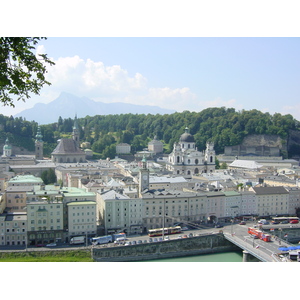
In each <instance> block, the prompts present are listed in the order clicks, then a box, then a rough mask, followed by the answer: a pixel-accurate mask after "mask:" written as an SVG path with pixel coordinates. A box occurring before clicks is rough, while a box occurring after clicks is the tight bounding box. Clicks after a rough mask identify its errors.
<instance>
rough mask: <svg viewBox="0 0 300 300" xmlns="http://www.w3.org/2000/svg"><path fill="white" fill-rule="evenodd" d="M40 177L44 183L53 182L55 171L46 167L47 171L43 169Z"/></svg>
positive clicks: (54, 180)
mask: <svg viewBox="0 0 300 300" xmlns="http://www.w3.org/2000/svg"><path fill="white" fill-rule="evenodd" d="M41 178H42V180H43V181H44V183H45V184H51V183H55V182H56V175H55V171H54V170H53V169H48V170H47V171H43V173H42V175H41Z"/></svg>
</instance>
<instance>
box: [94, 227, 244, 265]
mask: <svg viewBox="0 0 300 300" xmlns="http://www.w3.org/2000/svg"><path fill="white" fill-rule="evenodd" d="M239 250H240V249H239V248H238V247H237V246H235V245H233V244H232V243H230V242H229V241H227V240H226V239H225V238H224V236H223V234H222V233H219V234H211V235H205V236H197V237H192V238H185V239H176V240H170V241H164V242H157V243H148V244H139V245H132V246H116V247H101V248H94V249H93V252H92V256H93V259H94V260H95V261H106V262H109V261H143V260H149V259H159V258H170V257H182V256H191V255H200V254H208V253H219V252H228V251H239Z"/></svg>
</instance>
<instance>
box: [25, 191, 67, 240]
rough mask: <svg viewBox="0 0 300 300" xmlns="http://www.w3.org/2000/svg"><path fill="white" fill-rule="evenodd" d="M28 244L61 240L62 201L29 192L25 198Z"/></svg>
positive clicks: (62, 230) (62, 226) (62, 221)
mask: <svg viewBox="0 0 300 300" xmlns="http://www.w3.org/2000/svg"><path fill="white" fill-rule="evenodd" d="M27 234H28V244H29V245H38V244H48V243H52V242H61V241H62V240H63V236H64V212H63V203H62V201H60V200H59V199H58V198H56V199H55V200H54V198H52V197H49V195H47V194H45V195H44V196H43V197H41V196H39V195H36V194H34V193H31V194H30V195H28V199H27Z"/></svg>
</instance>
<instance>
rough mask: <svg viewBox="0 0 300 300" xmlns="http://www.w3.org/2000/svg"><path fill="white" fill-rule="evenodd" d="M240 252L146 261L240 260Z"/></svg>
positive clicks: (241, 256) (241, 259)
mask: <svg viewBox="0 0 300 300" xmlns="http://www.w3.org/2000/svg"><path fill="white" fill-rule="evenodd" d="M242 261H243V254H242V252H226V253H214V254H202V255H195V256H187V257H176V258H163V259H153V260H147V261H146V262H242Z"/></svg>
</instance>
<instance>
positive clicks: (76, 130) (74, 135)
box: [72, 115, 80, 148]
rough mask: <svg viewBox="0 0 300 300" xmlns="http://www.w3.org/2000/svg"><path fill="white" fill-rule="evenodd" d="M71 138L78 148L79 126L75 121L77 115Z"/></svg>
mask: <svg viewBox="0 0 300 300" xmlns="http://www.w3.org/2000/svg"><path fill="white" fill-rule="evenodd" d="M72 138H73V140H74V141H75V144H76V146H77V147H78V148H79V146H80V145H79V126H78V121H77V115H75V120H74V126H73V133H72Z"/></svg>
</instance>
